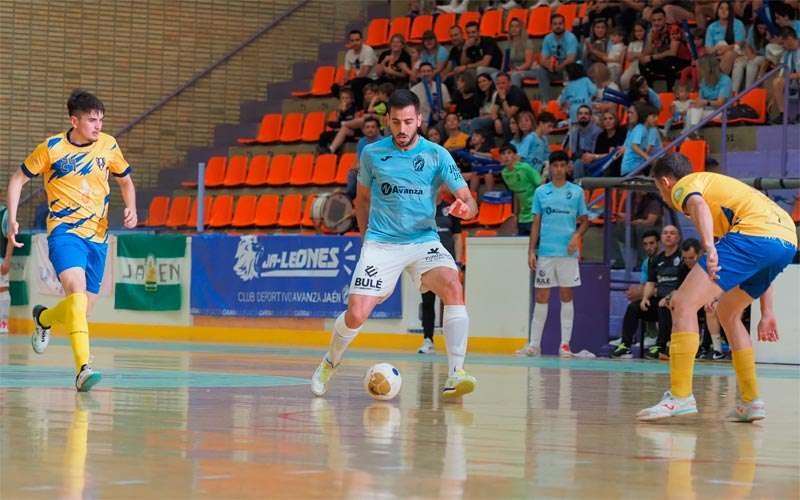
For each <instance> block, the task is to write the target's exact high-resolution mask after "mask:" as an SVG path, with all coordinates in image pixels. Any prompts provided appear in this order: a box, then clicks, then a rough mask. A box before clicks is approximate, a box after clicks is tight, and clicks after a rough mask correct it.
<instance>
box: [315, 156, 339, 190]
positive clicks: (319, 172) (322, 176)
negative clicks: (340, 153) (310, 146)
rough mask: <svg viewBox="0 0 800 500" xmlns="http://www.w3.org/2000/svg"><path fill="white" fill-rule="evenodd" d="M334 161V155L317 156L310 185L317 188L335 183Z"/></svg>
mask: <svg viewBox="0 0 800 500" xmlns="http://www.w3.org/2000/svg"><path fill="white" fill-rule="evenodd" d="M336 160H337V158H336V155H334V154H322V155H319V156H317V161H316V163H315V165H314V175H313V176H312V178H311V183H312V184H315V185H317V186H326V185H328V184H333V183H334V182H336Z"/></svg>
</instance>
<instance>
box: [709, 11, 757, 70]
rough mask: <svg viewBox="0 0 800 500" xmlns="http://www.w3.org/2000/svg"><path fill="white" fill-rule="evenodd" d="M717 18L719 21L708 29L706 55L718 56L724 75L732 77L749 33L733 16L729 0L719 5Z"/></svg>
mask: <svg viewBox="0 0 800 500" xmlns="http://www.w3.org/2000/svg"><path fill="white" fill-rule="evenodd" d="M716 17H717V20H716V21H714V22H713V23H711V24H709V25H708V28H707V29H706V40H705V47H706V53H707V54H714V55H716V56H717V57H718V58H719V66H720V70H721V71H722V73H725V74H726V75H730V74H731V70H732V69H733V63H734V62H735V61H736V59H737V58H738V57H739V54H741V53H742V49H743V47H742V46H743V45H744V42H745V38H746V37H747V32H746V31H745V29H744V24H743V23H742V22H741V21H740V20H738V19H736V18H735V17H734V16H733V9H732V8H731V2H729V1H728V0H723V1H721V2H719V4H717V12H716Z"/></svg>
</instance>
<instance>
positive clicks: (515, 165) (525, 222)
mask: <svg viewBox="0 0 800 500" xmlns="http://www.w3.org/2000/svg"><path fill="white" fill-rule="evenodd" d="M500 163H502V164H503V170H502V171H501V172H500V175H501V176H502V178H503V182H505V184H506V186H508V189H510V190H511V191H513V192H514V195H515V196H516V197H517V204H518V206H519V214H517V235H518V236H530V234H531V221H532V220H533V213H532V212H531V207H532V206H533V193H534V191H536V188H537V187H539V186H541V185H542V176H541V175H539V172H538V171H537V170H536V169H535V168H533V167H532V166H531V165H530V164H528V163H526V162H524V161H522V160H521V159H520V157H519V155H518V154H517V149H516V148H515V147H514V145H513V144H506V145H505V146H503V147H501V148H500Z"/></svg>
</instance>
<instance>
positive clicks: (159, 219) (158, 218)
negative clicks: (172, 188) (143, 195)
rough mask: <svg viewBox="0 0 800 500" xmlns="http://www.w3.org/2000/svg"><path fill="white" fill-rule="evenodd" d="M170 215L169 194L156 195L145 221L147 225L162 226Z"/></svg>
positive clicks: (151, 201)
mask: <svg viewBox="0 0 800 500" xmlns="http://www.w3.org/2000/svg"><path fill="white" fill-rule="evenodd" d="M168 215H169V196H154V197H153V199H152V200H150V208H149V209H148V210H147V220H145V221H144V224H143V226H145V227H161V226H163V225H165V224H166V223H167V216H168Z"/></svg>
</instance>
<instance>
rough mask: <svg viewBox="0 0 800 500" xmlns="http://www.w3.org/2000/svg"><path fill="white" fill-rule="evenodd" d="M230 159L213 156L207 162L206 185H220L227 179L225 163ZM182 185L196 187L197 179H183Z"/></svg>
mask: <svg viewBox="0 0 800 500" xmlns="http://www.w3.org/2000/svg"><path fill="white" fill-rule="evenodd" d="M227 161H228V159H227V158H225V157H224V156H212V157H211V158H209V159H208V161H207V162H206V173H205V176H206V187H219V186H221V185H222V182H223V181H224V180H225V163H226V162H227ZM181 186H183V187H188V188H196V187H197V181H196V180H191V181H183V182H181Z"/></svg>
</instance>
